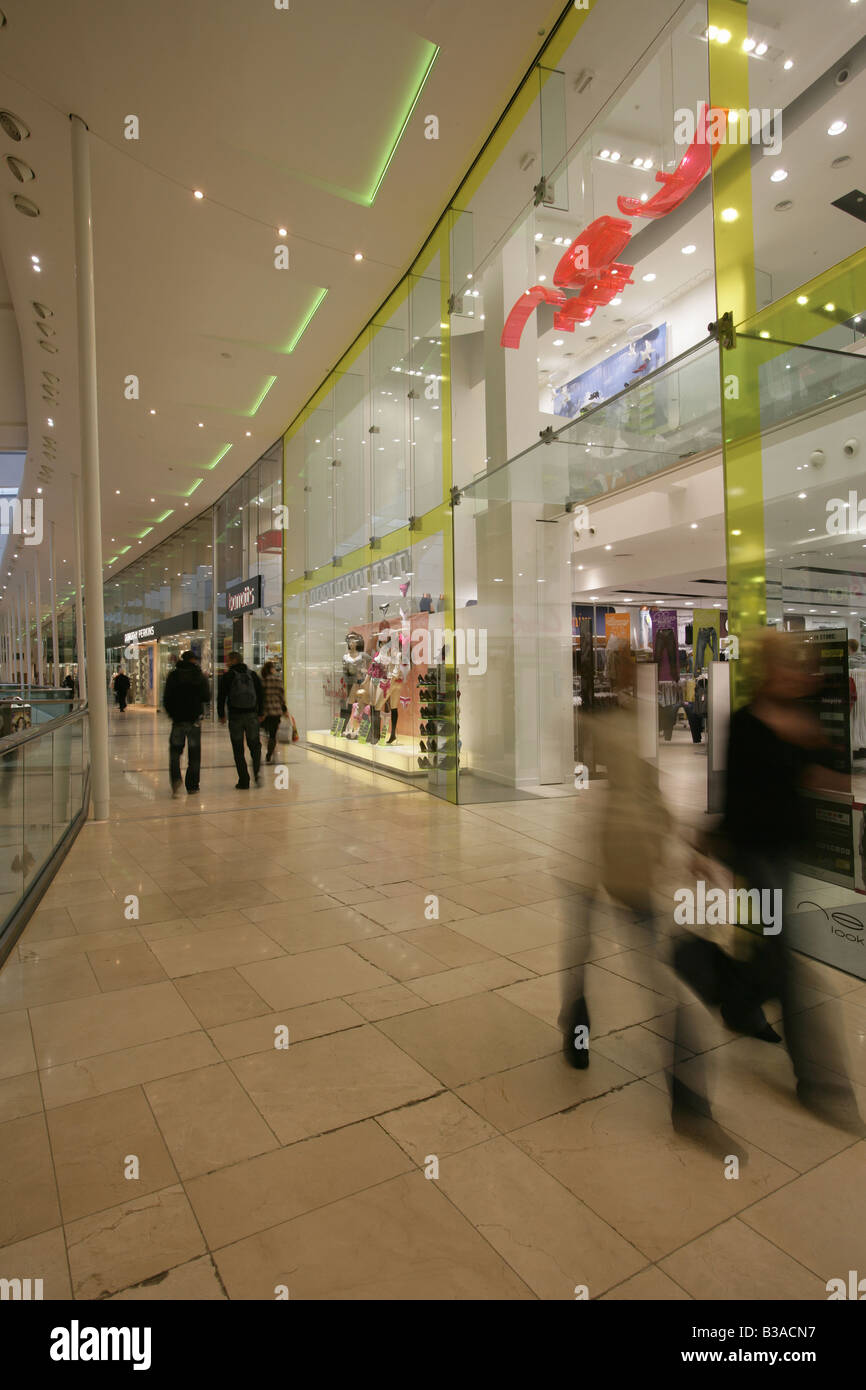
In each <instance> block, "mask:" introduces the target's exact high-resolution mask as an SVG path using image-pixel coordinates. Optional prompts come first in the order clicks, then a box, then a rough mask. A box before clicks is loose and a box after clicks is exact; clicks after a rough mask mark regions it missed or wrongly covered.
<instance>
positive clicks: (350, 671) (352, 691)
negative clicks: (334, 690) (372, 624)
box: [340, 629, 369, 738]
mask: <svg viewBox="0 0 866 1390" xmlns="http://www.w3.org/2000/svg"><path fill="white" fill-rule="evenodd" d="M368 663H369V658H368V656H367V654H366V652H365V651H364V639H363V637H362V636H361V634H360V632H355V631H354V629H353V630H352V631H350V632H347V633H346V650H345V652H344V653H343V682H344V684H345V687H346V690H345V695H344V696H343V699H342V700H341V702H340V717H341V718H343V719H348V720H349V724H348V725H347V727H346V737H347V738H353V737H355V734H354V733H353V732H352V731H351V725H352V716H353V714H354V711H353V706H354V705H356V704H357V702H358V696H359V691H360V688H361V686H362V685H363V684H364V680H365V678H366V675H367V666H368ZM356 727H357V726H356Z"/></svg>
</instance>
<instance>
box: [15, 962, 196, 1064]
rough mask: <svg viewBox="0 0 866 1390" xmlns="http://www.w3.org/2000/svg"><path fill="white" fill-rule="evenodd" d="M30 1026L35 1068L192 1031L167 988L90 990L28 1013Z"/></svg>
mask: <svg viewBox="0 0 866 1390" xmlns="http://www.w3.org/2000/svg"><path fill="white" fill-rule="evenodd" d="M88 968H89V967H88ZM94 984H95V980H94ZM30 1023H31V1026H32V1028H33V1041H34V1045H35V1048H36V1056H37V1059H38V1062H39V1065H40V1067H57V1066H60V1065H61V1064H62V1063H64V1062H74V1061H77V1060H78V1059H79V1058H81V1057H96V1056H98V1055H99V1053H101V1052H116V1051H117V1050H118V1049H120V1048H125V1047H136V1046H138V1045H139V1044H140V1043H148V1042H156V1041H158V1040H159V1039H160V1038H171V1037H177V1036H178V1035H179V1034H181V1033H193V1032H195V1030H196V1028H197V1026H198V1024H197V1020H196V1018H195V1016H194V1014H192V1013H190V1011H189V1009H188V1008H187V1006H186V1004H185V1003H184V1002H183V1000H182V999H181V997H180V995H179V994H178V992H177V990H176V989H175V988H174V985H172V984H157V985H137V986H135V987H134V988H133V989H117V990H112V991H111V993H110V994H99V993H97V992H96V991H95V990H94V992H93V993H92V994H91V995H90V996H89V997H88V998H86V999H69V1000H66V1001H64V1002H62V1003H59V1004H43V1005H40V1007H38V1008H34V1009H31V1011H30Z"/></svg>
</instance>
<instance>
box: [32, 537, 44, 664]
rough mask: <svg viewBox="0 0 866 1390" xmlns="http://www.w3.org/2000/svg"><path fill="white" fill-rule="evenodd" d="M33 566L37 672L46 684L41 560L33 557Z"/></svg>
mask: <svg viewBox="0 0 866 1390" xmlns="http://www.w3.org/2000/svg"><path fill="white" fill-rule="evenodd" d="M33 567H34V570H35V571H36V672H37V676H38V680H39V684H40V685H45V684H46V682H45V679H44V669H43V665H42V591H41V588H40V585H39V560H38V558H37V557H36V556H34V557H33Z"/></svg>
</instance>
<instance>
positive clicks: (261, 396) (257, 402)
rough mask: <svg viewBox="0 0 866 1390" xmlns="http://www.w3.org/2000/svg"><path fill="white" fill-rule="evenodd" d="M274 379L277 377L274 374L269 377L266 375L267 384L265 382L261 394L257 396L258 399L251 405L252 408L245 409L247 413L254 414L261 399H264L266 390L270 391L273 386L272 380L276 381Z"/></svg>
mask: <svg viewBox="0 0 866 1390" xmlns="http://www.w3.org/2000/svg"><path fill="white" fill-rule="evenodd" d="M276 379H277V378H276V377H275V376H270V377H268V384H267V386H266V387H265V389H264V391H263V392H262V394H261V395H260V396H259V398H258V400H257V401H256V403H255V405H254V406H253V408H252V410H248V411H247V415H249V416H252V415H255V413H256V411H257V410H258V408H259V406H260V405H261V403H262V401H263V400H264V399H265V396H266V395H267V394H268V392H269V391H270V389H271V387H272V386H273V384H274V382H275V381H276Z"/></svg>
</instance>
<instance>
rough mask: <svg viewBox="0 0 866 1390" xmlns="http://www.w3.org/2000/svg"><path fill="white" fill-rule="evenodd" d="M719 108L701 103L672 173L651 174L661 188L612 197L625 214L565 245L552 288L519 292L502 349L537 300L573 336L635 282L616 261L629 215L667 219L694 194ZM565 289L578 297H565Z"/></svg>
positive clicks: (709, 154)
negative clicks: (692, 134) (550, 307)
mask: <svg viewBox="0 0 866 1390" xmlns="http://www.w3.org/2000/svg"><path fill="white" fill-rule="evenodd" d="M723 110H724V111H725V115H726V116H727V110H726V108H723V107H712V106H705V105H702V106H701V118H700V119H699V121H698V129H697V134H696V135H695V138H694V140H693V141H692V143H691V144H690V145H689V148H688V149H687V150H686V152H685V154H684V155H683V157H682V159H681V160H680V162H679V164H678V165H677V167H676V169H674V170H673V171H672V172H671V173H667V172H665V171H664V170H660V171H659V172H658V173H657V174H656V180H657V182H658V183H660V184H661V188H660V189H659V191H658V192H657V193H656V194H655V195H654V196H653V197H652V198H649V199H648V200H647V202H645V203H642V202H641V201H640V199H639V198H626V197H623V196H620V197H619V198H617V200H616V205H617V208H618V210H619V211H620V212H621V213H625V216H624V217H609V216H607V214H604V215H603V216H601V217H597V218H596V219H595V221H593V222H591V223H590V224H589V226H588V227H586V228H585V229H584V231H582V232H581V233H580V235H579V236H576V237H575V239H574V241H573V242H572V243H571V245H570V246H568V247H566V249H565V252H564V254H563V256H562V257H561V259H560V261H559V264H558V265H557V267H556V270H555V271H554V272H553V286H551V287H550V288H548V287H547V286H546V285H533V286H532V288H531V289H528V290H524V291H523V294H522V295H521V296H520V298H519V299H518V301H517V303H516V304H515V305H514V307H513V308H512V309H511V312H510V313H509V315H508V317H507V319H506V320H505V326H504V328H503V330H502V337H501V339H500V342H501V345H502V347H510V348H517V347H520V338H521V335H522V333H523V328H524V325H525V324H526V322H527V320H528V319H529V316H530V314H532V313H533V312H534V310H535V309H536V308H537V307H538V305H539V304H540V303H542V302H543V303H546V304H552V305H554V307H555V309H556V313H555V314H554V316H553V326H554V328H556V329H557V331H558V332H562V331H563V330H564V331H565V332H566V333H573V332H574V325H575V324H576V323H579V324H587V323H589V321H590V319H591V318H592V316H593V314H594V313H595V311H596V309H599V308H602V307H603V306H604V305H606V304H610V302H611V300H612V299H617V298H619V296H620V295H621V294H622V292H623V290H624V289H625V287H626V286H627V285H632V284H634V281H633V280H632V279H631V273H632V271H633V270H634V266H632V265H625V264H624V263H623V262H622V261H620V259H619V257H620V256H621V255H622V254H623V252H624V251H625V248H626V247H627V246H628V243H629V242H630V241H631V231H632V224H631V222H630V221H629V220H628V219H629V217H648V218H653V219H655V218H659V217H666V216H667V214H668V213H669V212H673V210H674V209H675V208H678V207H679V206H680V204H681V203H683V202H684V201H685V199H686V198H688V196H689V194H690V193H693V192H694V190H695V189H696V188H697V186H698V184H699V183H700V181H701V179H702V178H703V177H704V175H705V174H706V173H707V171H708V170H709V168H710V166H711V164H712V162H713V160H714V158H715V156H716V154H717V153H718V149H719V145H720V144H721V142H722V137H721V135H720V132H719V126H721V125H723V124H724V122H722V121H719V120H717V119H716V113H721V112H722V111H723ZM566 290H577V292H578V293H577V294H576V295H572V296H571V297H569V295H567V294H566V293H565V291H566Z"/></svg>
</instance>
